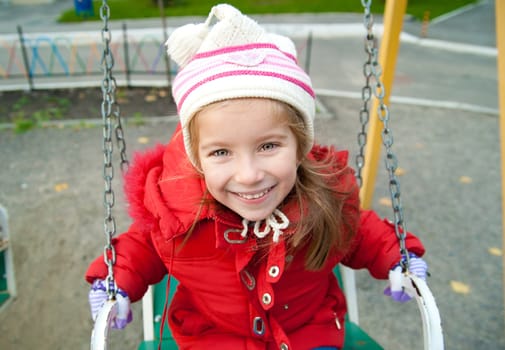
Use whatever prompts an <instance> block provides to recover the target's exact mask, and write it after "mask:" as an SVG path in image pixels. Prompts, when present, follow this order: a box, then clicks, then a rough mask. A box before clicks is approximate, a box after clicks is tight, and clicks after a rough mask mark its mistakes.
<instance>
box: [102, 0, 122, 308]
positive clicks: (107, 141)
mask: <svg viewBox="0 0 505 350" xmlns="http://www.w3.org/2000/svg"><path fill="white" fill-rule="evenodd" d="M100 18H101V19H102V21H103V29H102V43H103V46H104V48H103V54H102V59H101V65H102V68H103V72H104V76H103V80H102V105H101V112H102V121H103V147H102V149H103V156H104V162H103V179H104V181H105V188H104V193H103V204H104V207H105V218H104V233H105V237H106V240H107V243H106V245H105V246H104V252H103V256H104V261H105V263H106V265H107V269H108V275H107V277H106V288H107V294H108V295H109V299H114V298H115V297H116V292H117V286H116V283H115V280H114V270H113V267H114V264H115V263H116V251H115V249H114V246H113V244H112V239H113V237H114V235H115V234H116V220H115V218H114V215H113V213H112V208H113V207H114V204H115V195H114V190H113V188H112V180H113V178H114V166H113V164H112V158H113V157H112V155H113V151H114V145H113V142H112V129H113V127H112V119H113V118H114V119H115V121H116V125H115V127H114V130H115V136H116V141H117V144H118V147H119V150H120V156H121V170H125V169H126V167H127V165H128V159H127V157H126V143H125V138H124V132H123V127H122V124H121V116H120V110H119V104H118V103H117V102H116V97H115V95H116V79H115V78H114V77H113V76H112V67H113V66H114V57H113V55H112V51H111V48H110V41H111V32H110V29H109V19H110V8H109V6H108V5H107V1H106V0H103V1H102V6H101V7H100Z"/></svg>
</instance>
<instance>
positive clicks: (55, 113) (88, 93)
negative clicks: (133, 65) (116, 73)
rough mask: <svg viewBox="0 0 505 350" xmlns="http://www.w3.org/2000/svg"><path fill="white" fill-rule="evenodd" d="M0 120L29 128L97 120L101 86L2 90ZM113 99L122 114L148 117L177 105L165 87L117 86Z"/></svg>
mask: <svg viewBox="0 0 505 350" xmlns="http://www.w3.org/2000/svg"><path fill="white" fill-rule="evenodd" d="M0 98H1V100H2V103H1V104H0V123H14V124H16V126H17V127H19V128H21V129H23V128H30V127H31V126H35V125H37V124H38V123H41V122H45V121H49V120H69V119H70V120H72V119H74V120H75V119H100V118H102V115H101V106H102V91H101V88H100V87H92V88H82V89H81V88H79V89H56V90H35V91H31V92H26V91H8V92H1V93H0ZM116 100H117V102H118V104H119V106H120V112H121V116H124V117H125V118H136V119H141V118H148V117H153V116H164V115H172V114H175V113H176V107H175V104H174V102H173V99H172V97H171V94H170V90H169V89H168V88H146V87H135V88H126V87H120V88H118V89H117V90H116Z"/></svg>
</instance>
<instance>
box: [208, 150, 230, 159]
mask: <svg viewBox="0 0 505 350" xmlns="http://www.w3.org/2000/svg"><path fill="white" fill-rule="evenodd" d="M227 155H228V151H227V150H225V149H218V150H217V151H214V152H212V153H211V156H213V157H224V156H227Z"/></svg>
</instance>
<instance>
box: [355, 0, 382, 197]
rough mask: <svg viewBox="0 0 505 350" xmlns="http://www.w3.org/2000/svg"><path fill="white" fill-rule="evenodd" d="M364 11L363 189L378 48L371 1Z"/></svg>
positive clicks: (360, 136)
mask: <svg viewBox="0 0 505 350" xmlns="http://www.w3.org/2000/svg"><path fill="white" fill-rule="evenodd" d="M361 3H362V5H363V7H364V9H365V14H364V25H365V28H366V30H367V35H366V37H365V52H366V53H367V54H368V59H367V60H366V62H365V64H364V65H363V75H364V77H365V85H364V86H363V88H362V89H361V100H362V101H363V106H362V107H361V109H360V111H359V120H360V123H361V130H360V132H359V133H358V146H359V151H358V154H357V155H356V180H357V182H358V185H359V187H360V188H361V186H362V184H363V178H362V171H363V167H364V166H365V147H366V143H367V131H366V129H367V126H368V122H369V120H370V109H369V102H370V99H371V98H372V88H371V86H370V81H371V78H372V64H373V62H377V48H376V46H377V45H376V42H375V39H374V36H373V32H372V28H373V16H372V14H371V13H370V1H369V2H368V4H366V3H365V2H364V1H361Z"/></svg>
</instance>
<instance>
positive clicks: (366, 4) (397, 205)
mask: <svg viewBox="0 0 505 350" xmlns="http://www.w3.org/2000/svg"><path fill="white" fill-rule="evenodd" d="M371 3H372V0H361V4H362V5H363V9H364V25H365V28H366V30H367V34H366V38H365V52H366V53H367V54H368V59H367V61H366V62H365V64H364V65H363V75H364V76H365V85H364V87H363V89H362V92H361V97H362V101H363V106H362V108H361V110H360V122H361V130H360V132H359V133H358V146H359V153H358V155H357V156H356V167H357V171H356V179H357V181H358V185H359V186H360V187H361V185H362V170H363V167H364V163H365V156H364V149H365V146H366V141H367V134H366V128H367V124H368V121H369V119H370V110H369V106H368V105H369V102H370V99H371V96H372V94H373V96H375V97H376V98H377V100H378V101H379V104H378V108H377V114H378V118H379V120H380V121H381V122H382V123H383V129H382V144H383V145H384V148H385V150H386V158H385V163H386V169H387V171H388V175H389V192H390V195H391V203H392V208H393V214H394V221H393V223H394V226H395V234H396V237H397V238H398V241H399V244H400V253H401V254H402V256H403V257H404V259H402V261H401V265H402V269H403V270H404V271H406V270H408V267H409V254H408V250H407V247H406V244H405V238H406V235H407V229H406V224H405V218H404V215H403V207H402V203H401V198H400V181H399V180H398V177H397V176H396V169H397V168H398V160H397V157H396V155H395V154H394V153H393V149H392V146H393V133H392V131H391V129H390V128H389V121H390V117H389V109H388V107H387V105H386V104H385V102H384V96H385V94H386V91H385V90H386V89H385V86H384V85H383V83H382V80H381V75H382V68H381V66H380V63H379V60H378V52H379V50H378V48H377V40H376V39H375V36H374V34H373V15H372V13H371V11H370V8H371Z"/></svg>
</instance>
